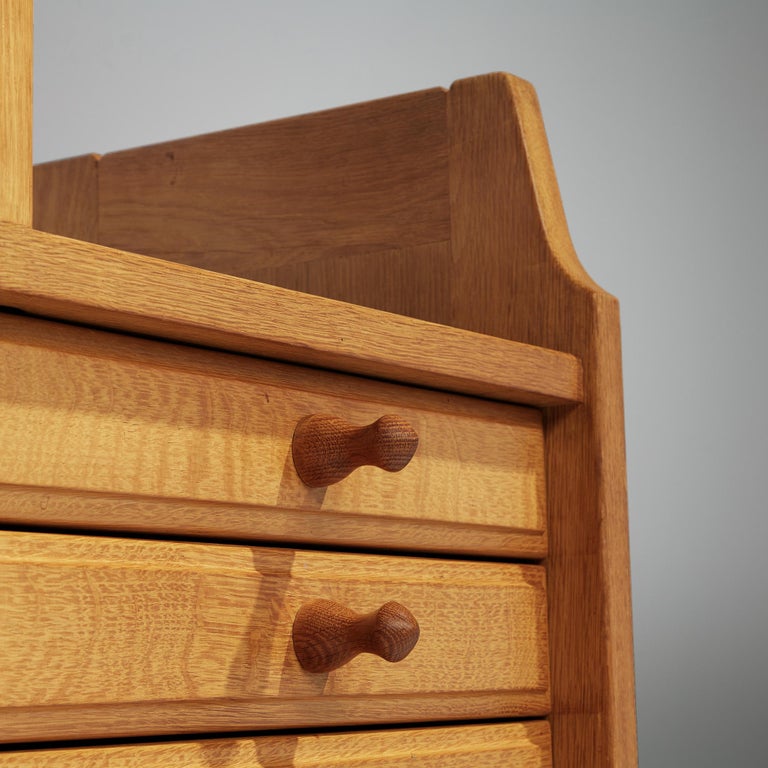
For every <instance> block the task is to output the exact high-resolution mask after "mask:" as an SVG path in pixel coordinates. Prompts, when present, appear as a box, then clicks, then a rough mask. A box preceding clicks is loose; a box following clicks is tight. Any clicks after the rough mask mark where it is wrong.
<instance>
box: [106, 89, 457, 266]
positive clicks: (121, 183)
mask: <svg viewBox="0 0 768 768" xmlns="http://www.w3.org/2000/svg"><path fill="white" fill-rule="evenodd" d="M99 173H100V220H99V241H100V242H102V243H103V244H105V245H111V246H114V247H117V248H122V249H124V250H130V251H136V252H138V253H143V254H146V255H149V256H156V257H160V258H164V259H171V260H173V261H179V262H182V263H186V264H191V265H193V266H204V267H206V268H208V269H215V270H217V271H220V272H231V273H232V274H237V275H241V274H243V270H247V269H248V265H249V264H250V263H251V262H254V263H257V264H259V265H262V266H264V265H266V266H277V265H280V264H285V263H291V262H297V261H299V262H300V261H305V260H308V259H313V258H317V257H318V256H324V257H329V256H338V255H343V254H350V253H365V252H368V251H381V250H392V249H396V248H401V247H408V246H413V245H419V244H422V243H431V242H439V241H444V240H446V239H447V237H448V233H449V228H450V223H449V212H448V210H449V208H448V183H447V177H448V141H447V135H446V124H445V91H444V90H442V89H434V90H431V91H426V92H423V93H413V94H407V95H404V96H396V97H393V98H389V99H382V100H380V101H374V102H369V103H365V104H357V105H354V106H351V107H343V108H340V109H334V110H330V111H327V112H319V113H315V114H311V115H304V116H301V117H293V118H289V119H286V120H277V121H274V122H271V123H265V124H261V125H253V126H247V127H243V128H237V129H234V130H228V131H222V132H219V133H213V134H209V135H206V136H198V137H192V138H188V139H182V140H178V141H171V142H166V143H163V144H157V145H154V146H150V147H141V148H138V149H131V150H126V151H123V152H116V153H110V154H107V155H104V157H102V159H101V164H100V171H99Z"/></svg>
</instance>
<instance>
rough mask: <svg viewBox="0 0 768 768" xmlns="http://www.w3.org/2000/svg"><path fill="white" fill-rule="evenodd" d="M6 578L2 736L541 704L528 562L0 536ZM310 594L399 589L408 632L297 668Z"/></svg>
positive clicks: (0, 622)
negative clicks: (376, 649) (396, 654)
mask: <svg viewBox="0 0 768 768" xmlns="http://www.w3.org/2000/svg"><path fill="white" fill-rule="evenodd" d="M0 580H1V586H2V593H3V595H4V596H5V597H4V600H3V602H2V605H1V606H0V612H2V618H0V645H2V647H3V649H4V664H3V666H2V669H0V692H1V693H0V697H1V698H0V701H2V707H3V710H2V712H0V717H2V722H3V728H2V735H1V736H0V738H2V739H3V740H4V741H6V742H12V741H16V740H25V739H28V740H39V739H59V738H71V737H75V736H76V737H80V738H90V737H97V736H128V735H141V734H153V733H156V734H163V733H190V732H199V731H205V730H244V729H246V728H247V729H253V728H256V729H264V728H275V727H314V726H318V725H323V724H325V725H330V724H344V723H350V724H352V723H366V722H367V723H375V722H397V721H415V720H441V719H457V718H482V717H510V716H514V715H541V714H545V713H546V711H547V699H548V692H547V688H548V659H547V633H546V594H545V584H544V570H543V568H541V567H539V566H523V565H510V564H503V563H479V562H459V561H447V560H445V561H444V560H437V559H427V560H425V559H418V558H393V557H376V556H363V555H349V554H336V553H319V552H303V551H300V550H288V549H258V548H250V547H241V546H224V545H219V546H216V545H206V544H183V543H171V542H159V541H144V540H125V539H110V538H89V537H81V536H53V535H46V534H33V533H3V534H2V535H0ZM319 598H325V599H329V600H333V601H335V602H339V603H342V604H343V605H346V606H349V607H350V608H352V609H353V610H355V611H359V612H365V613H367V612H370V611H372V610H375V609H377V608H379V607H380V606H381V605H383V604H384V603H385V602H387V601H389V600H396V601H398V602H400V603H402V604H403V605H406V606H407V607H408V608H409V610H411V611H412V613H413V614H414V615H415V616H416V617H417V620H418V622H419V624H420V627H421V636H420V639H419V642H418V644H417V645H416V647H415V648H414V650H413V651H412V652H411V654H410V655H409V656H408V657H407V658H406V659H404V660H403V661H401V662H398V663H396V664H390V663H388V662H386V661H383V660H382V659H380V658H379V657H377V656H373V655H369V654H364V655H361V656H358V657H357V658H356V659H354V660H352V661H351V662H349V663H348V664H347V665H345V666H344V667H341V668H340V669H337V670H334V671H333V672H330V673H324V674H311V673H308V672H305V671H304V670H302V669H301V667H300V666H299V663H298V661H297V660H296V657H295V655H294V653H293V647H292V642H291V626H292V623H293V618H294V616H295V614H296V612H297V611H298V609H299V608H300V607H301V605H303V604H305V603H307V602H309V601H311V600H315V599H319ZM42 669H44V670H45V674H40V670H42ZM41 720H44V722H45V729H44V732H41V728H40V723H41Z"/></svg>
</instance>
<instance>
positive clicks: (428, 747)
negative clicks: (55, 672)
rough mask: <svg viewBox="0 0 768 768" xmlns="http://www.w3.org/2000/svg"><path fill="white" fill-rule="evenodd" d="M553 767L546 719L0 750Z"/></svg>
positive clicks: (58, 755) (73, 759)
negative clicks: (163, 742)
mask: <svg viewBox="0 0 768 768" xmlns="http://www.w3.org/2000/svg"><path fill="white" fill-rule="evenodd" d="M405 764H407V765H413V766H419V768H477V766H478V765H481V764H482V766H483V768H551V765H552V761H551V752H550V736H549V727H548V724H547V723H546V721H542V720H531V721H528V722H522V723H504V724H500V725H471V726H461V727H455V728H420V729H403V730H399V729H398V730H392V731H361V732H359V733H334V734H322V733H320V734H316V735H301V736H257V737H250V738H243V739H231V740H230V739H215V740H208V741H207V740H199V741H185V742H176V743H174V742H169V743H165V744H144V745H132V746H114V747H91V748H71V749H57V750H31V751H26V752H18V751H17V752H8V753H6V754H0V767H2V768H212V766H216V768H327V767H328V766H331V765H332V766H336V768H366V766H402V765H405Z"/></svg>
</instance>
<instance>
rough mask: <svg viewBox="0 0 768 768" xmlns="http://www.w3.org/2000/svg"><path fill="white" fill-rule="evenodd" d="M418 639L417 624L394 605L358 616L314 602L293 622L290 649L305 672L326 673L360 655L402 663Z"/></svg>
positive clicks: (327, 602)
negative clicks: (369, 654) (373, 655)
mask: <svg viewBox="0 0 768 768" xmlns="http://www.w3.org/2000/svg"><path fill="white" fill-rule="evenodd" d="M418 639H419V623H418V622H417V621H416V619H415V618H414V617H413V614H412V613H411V612H410V611H409V610H408V609H407V608H406V607H405V606H402V605H400V603H395V602H389V603H385V604H384V605H382V606H381V608H379V610H378V611H373V612H372V613H368V614H359V613H355V612H354V611H351V610H350V609H349V608H347V607H346V606H344V605H340V604H339V603H335V602H333V601H332V600H315V601H314V602H311V603H308V604H307V605H303V606H302V607H301V608H300V609H299V612H298V613H297V614H296V618H295V619H294V621H293V650H294V651H295V653H296V658H297V659H298V660H299V663H300V664H301V666H302V667H303V668H304V669H306V670H307V672H330V671H331V670H334V669H338V668H339V667H341V666H343V665H344V664H346V663H347V662H348V661H350V660H351V659H353V658H355V656H357V655H358V654H360V653H375V654H376V655H377V656H381V658H382V659H386V660H387V661H402V660H403V659H404V658H405V657H406V656H407V655H408V654H409V653H410V652H411V651H412V650H413V646H414V645H416V641H417V640H418Z"/></svg>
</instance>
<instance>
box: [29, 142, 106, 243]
mask: <svg viewBox="0 0 768 768" xmlns="http://www.w3.org/2000/svg"><path fill="white" fill-rule="evenodd" d="M33 179H34V216H33V224H32V226H34V228H35V229H39V230H42V231H44V232H51V233H52V234H55V235H64V236H65V237H74V238H76V239H77V240H87V241H88V242H91V243H95V242H98V237H99V156H98V155H81V156H80V157H72V158H68V159H66V160H55V161H53V162H50V163H40V164H38V165H36V166H35V167H34V172H33Z"/></svg>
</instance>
